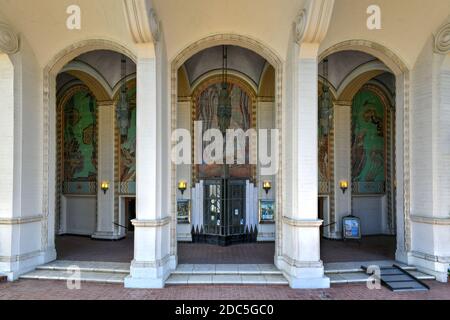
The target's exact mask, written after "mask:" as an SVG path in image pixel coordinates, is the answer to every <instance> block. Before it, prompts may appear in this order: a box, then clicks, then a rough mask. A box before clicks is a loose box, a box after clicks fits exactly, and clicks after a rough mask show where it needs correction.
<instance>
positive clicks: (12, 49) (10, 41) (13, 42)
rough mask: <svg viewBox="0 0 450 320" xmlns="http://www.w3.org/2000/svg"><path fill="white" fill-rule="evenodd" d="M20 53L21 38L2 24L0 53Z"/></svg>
mask: <svg viewBox="0 0 450 320" xmlns="http://www.w3.org/2000/svg"><path fill="white" fill-rule="evenodd" d="M18 51H19V36H18V35H17V34H16V33H15V32H14V31H13V30H12V29H11V28H10V27H9V26H8V25H7V24H5V23H2V22H0V52H3V53H6V54H14V53H16V52H18Z"/></svg>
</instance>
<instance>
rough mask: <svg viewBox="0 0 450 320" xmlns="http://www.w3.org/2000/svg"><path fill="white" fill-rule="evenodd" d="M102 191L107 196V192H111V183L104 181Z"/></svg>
mask: <svg viewBox="0 0 450 320" xmlns="http://www.w3.org/2000/svg"><path fill="white" fill-rule="evenodd" d="M101 189H102V191H103V193H104V194H106V192H107V191H108V190H109V182H108V181H103V182H102V185H101Z"/></svg>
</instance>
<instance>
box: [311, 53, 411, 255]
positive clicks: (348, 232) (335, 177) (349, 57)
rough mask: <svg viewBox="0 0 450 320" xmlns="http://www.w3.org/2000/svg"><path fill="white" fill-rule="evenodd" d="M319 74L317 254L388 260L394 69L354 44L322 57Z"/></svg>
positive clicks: (393, 225) (393, 191) (392, 238)
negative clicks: (319, 226) (320, 223)
mask: <svg viewBox="0 0 450 320" xmlns="http://www.w3.org/2000/svg"><path fill="white" fill-rule="evenodd" d="M319 73H320V76H321V81H320V85H319V93H318V94H319V150H318V153H319V185H320V191H319V194H320V196H319V217H320V218H321V219H323V220H324V225H323V228H322V246H321V252H322V259H323V261H324V262H326V263H331V262H351V261H381V260H389V261H392V260H395V259H396V248H397V238H396V235H397V232H398V228H397V212H396V210H397V199H396V197H397V185H396V181H397V179H396V176H397V175H396V170H397V165H396V161H397V159H396V148H397V146H396V92H397V87H396V86H397V83H396V76H395V75H394V73H393V72H392V71H391V70H390V69H389V67H388V66H387V65H386V64H384V63H383V62H382V61H381V60H379V59H378V58H377V57H375V56H373V55H371V54H369V53H366V52H362V51H356V50H343V51H338V52H334V53H330V54H328V55H326V56H324V57H323V59H322V60H321V62H320V64H319ZM402 107H403V106H402ZM349 217H350V218H352V219H346V220H345V221H344V218H349ZM354 218H356V219H354ZM357 226H359V228H357ZM359 236H361V238H360V237H359ZM354 238H358V241H357V242H353V241H342V240H348V239H354ZM359 238H360V239H359Z"/></svg>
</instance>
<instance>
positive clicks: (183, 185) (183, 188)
mask: <svg viewBox="0 0 450 320" xmlns="http://www.w3.org/2000/svg"><path fill="white" fill-rule="evenodd" d="M178 190H180V192H181V195H184V192H185V191H186V190H187V182H186V181H180V182H178Z"/></svg>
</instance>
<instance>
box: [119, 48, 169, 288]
mask: <svg viewBox="0 0 450 320" xmlns="http://www.w3.org/2000/svg"><path fill="white" fill-rule="evenodd" d="M157 79H158V77H157V60H156V54H155V48H154V46H153V45H150V44H145V45H139V55H138V59H137V97H136V98H137V101H136V102H137V105H136V107H137V128H136V130H137V132H136V145H137V150H136V215H137V219H136V220H134V221H133V225H134V226H135V245H134V260H133V261H132V264H131V275H130V276H129V277H128V278H126V279H125V287H127V288H162V287H164V284H165V281H166V279H167V278H168V277H169V276H170V272H171V270H172V269H175V266H176V261H175V259H174V257H171V256H170V220H171V219H170V216H169V214H168V212H161V211H160V210H159V208H161V199H162V197H169V194H164V190H161V185H160V182H161V181H160V180H161V172H160V171H159V169H158V168H160V167H161V166H160V161H161V158H160V157H161V154H160V144H161V140H162V132H163V130H166V129H167V128H166V127H165V125H164V124H163V123H161V122H162V118H161V116H162V110H161V108H163V107H164V106H162V105H159V104H158V99H157V97H158V92H157V90H158V88H160V86H161V85H162V84H159V85H158V84H157ZM165 107H167V106H165ZM165 160H166V161H170V159H165Z"/></svg>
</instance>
